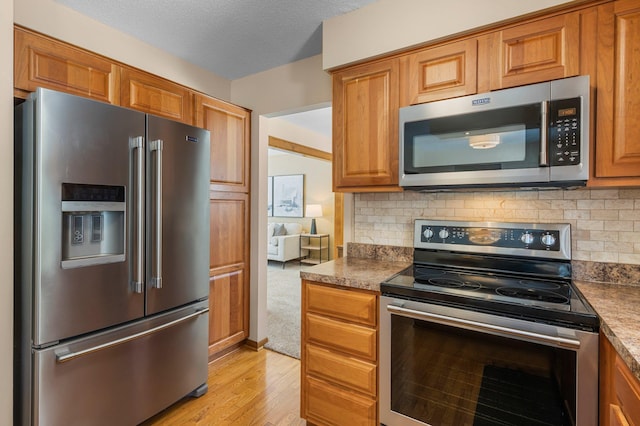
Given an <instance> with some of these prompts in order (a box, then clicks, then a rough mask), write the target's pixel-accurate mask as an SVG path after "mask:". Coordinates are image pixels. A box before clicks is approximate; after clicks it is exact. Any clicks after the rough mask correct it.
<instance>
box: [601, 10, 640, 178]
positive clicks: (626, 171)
mask: <svg viewBox="0 0 640 426" xmlns="http://www.w3.org/2000/svg"><path fill="white" fill-rule="evenodd" d="M597 50H598V53H597V54H598V62H597V63H598V70H597V131H596V147H595V159H596V161H595V179H594V182H593V183H594V184H596V185H640V139H638V134H639V133H640V120H638V117H640V54H639V52H640V0H619V1H616V2H613V3H607V4H604V5H602V6H600V7H599V8H598V46H597ZM600 178H613V179H602V180H601V179H600ZM590 183H591V182H590Z"/></svg>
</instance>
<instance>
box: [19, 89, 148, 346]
mask: <svg viewBox="0 0 640 426" xmlns="http://www.w3.org/2000/svg"><path fill="white" fill-rule="evenodd" d="M25 104H27V106H25V107H24V109H21V110H18V111H17V113H16V114H23V117H22V120H24V121H25V126H27V127H32V128H33V132H32V134H31V139H27V140H25V141H24V143H23V149H24V150H26V151H28V152H26V153H25V154H26V155H25V161H26V162H28V163H27V164H24V166H23V170H22V179H23V187H22V196H23V199H24V198H29V199H31V200H33V205H32V207H31V212H29V214H31V213H33V218H32V220H29V221H27V220H25V221H23V222H22V231H21V232H22V235H21V236H20V237H19V238H21V239H22V242H24V243H27V239H29V238H30V239H31V240H32V241H33V249H32V251H31V253H33V257H31V256H30V255H31V253H29V254H26V255H25V258H24V259H23V262H24V264H23V267H22V269H23V271H24V270H27V271H29V274H24V273H23V274H22V285H23V286H31V287H33V309H34V313H33V315H32V319H31V320H29V321H32V324H30V325H28V326H27V329H28V330H33V336H32V339H33V344H34V345H35V346H41V345H48V344H50V343H51V342H56V341H59V340H62V339H66V338H70V337H73V336H77V335H80V334H84V333H88V332H91V331H93V330H96V329H101V328H105V327H109V326H113V325H116V324H120V323H123V322H126V321H131V320H133V319H135V318H139V317H141V316H142V315H143V314H144V295H142V294H135V295H132V294H131V289H130V286H129V276H130V268H131V267H132V265H131V263H130V262H131V259H130V258H129V257H126V258H125V259H124V260H121V261H116V262H109V263H104V264H90V265H76V266H79V267H72V268H63V267H62V257H61V245H62V241H63V238H64V237H63V234H62V227H61V224H62V223H63V214H64V212H63V210H62V202H61V190H60V188H61V186H62V184H63V183H90V184H100V185H113V186H123V187H127V186H128V184H129V170H128V167H127V164H129V140H130V138H132V137H135V136H136V135H140V134H144V114H142V113H138V112H135V111H130V110H126V109H122V108H119V107H115V106H112V105H108V104H104V103H100V102H95V101H91V100H89V99H83V98H78V97H75V96H71V95H66V94H62V93H58V92H54V91H51V90H45V89H39V90H37V91H36V92H35V93H34V94H33V95H32V98H31V99H30V100H28V101H27V102H25ZM30 108H33V113H31V114H27V113H24V112H25V111H26V109H30ZM21 111H22V112H21ZM113 123H117V125H113ZM118 164H121V165H122V167H116V165H118ZM65 207H67V205H65ZM129 213H130V212H129V211H128V214H129ZM130 239H131V237H130V236H129V237H128V238H127V240H130ZM125 250H126V251H127V252H129V250H130V249H129V248H126V247H125ZM67 266H68V265H67ZM25 303H27V302H26V301H25ZM30 309H31V307H30Z"/></svg>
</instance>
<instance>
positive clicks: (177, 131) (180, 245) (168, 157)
mask: <svg viewBox="0 0 640 426" xmlns="http://www.w3.org/2000/svg"><path fill="white" fill-rule="evenodd" d="M147 128H148V133H147V139H148V140H150V141H152V140H158V139H162V141H163V143H162V151H161V152H162V157H161V158H162V164H161V168H162V172H161V174H162V185H161V191H160V195H161V198H162V209H161V212H157V210H156V206H157V202H156V201H157V200H155V199H154V197H155V193H156V192H157V190H154V186H153V184H152V182H151V179H152V178H153V176H154V174H155V171H154V170H153V169H154V168H155V167H154V166H151V167H148V168H147V193H148V194H151V197H149V198H148V199H147V226H148V227H149V229H151V230H152V232H148V235H147V251H148V253H150V254H151V255H150V261H149V262H147V265H146V269H147V277H154V276H155V275H154V274H155V272H154V268H156V267H157V266H155V265H153V262H154V260H153V259H155V257H156V255H155V254H154V253H161V254H162V258H161V262H162V264H161V268H162V289H158V288H155V287H153V285H154V283H153V282H152V281H151V280H150V279H149V278H147V284H146V289H147V292H146V296H147V298H146V307H145V308H146V313H147V315H150V314H154V313H157V312H163V311H165V310H167V309H171V308H174V307H176V306H180V305H182V304H185V303H189V302H190V301H192V300H200V299H203V298H206V297H208V295H209V232H208V231H207V230H208V229H209V220H210V219H209V179H210V177H209V176H210V174H209V162H210V161H211V159H210V148H209V144H208V143H205V141H208V139H209V133H208V132H207V131H206V130H203V129H198V128H196V127H193V126H189V125H186V124H182V123H178V122H174V121H169V120H165V119H162V118H159V117H154V116H148V117H147ZM194 140H198V142H194ZM149 154H150V153H149ZM154 157H155V154H153V155H150V158H151V159H152V160H153V161H151V163H152V164H154V163H156V159H154ZM156 158H157V157H156ZM158 219H160V220H161V222H162V227H161V239H162V242H161V244H158V247H157V248H156V247H154V246H153V239H152V236H153V234H154V233H155V232H157V231H153V230H155V229H157V228H156V226H157V225H158V224H157V221H158ZM154 222H156V223H154ZM185 283H189V285H185Z"/></svg>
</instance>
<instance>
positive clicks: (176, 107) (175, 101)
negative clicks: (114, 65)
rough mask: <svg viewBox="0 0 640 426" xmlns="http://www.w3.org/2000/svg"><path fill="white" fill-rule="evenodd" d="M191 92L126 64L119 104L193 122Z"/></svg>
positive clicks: (122, 71)
mask: <svg viewBox="0 0 640 426" xmlns="http://www.w3.org/2000/svg"><path fill="white" fill-rule="evenodd" d="M191 96H192V93H191V91H190V90H189V89H187V88H186V87H184V86H180V85H178V84H176V83H173V82H171V81H168V80H165V79H163V78H160V77H157V76H155V75H152V74H149V73H146V72H143V71H138V70H135V69H133V68H127V67H123V68H122V70H121V71H120V104H121V105H122V106H124V107H127V108H133V109H137V110H138V111H142V112H147V113H149V114H154V115H158V116H160V117H165V118H169V119H171V120H175V121H181V122H183V123H187V124H192V123H193V119H192V115H191V105H192V101H191Z"/></svg>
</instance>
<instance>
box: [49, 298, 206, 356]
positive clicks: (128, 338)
mask: <svg viewBox="0 0 640 426" xmlns="http://www.w3.org/2000/svg"><path fill="white" fill-rule="evenodd" d="M207 312H209V308H204V309H201V310H198V311H196V312H194V313H192V314H189V315H187V316H184V317H180V318H178V319H175V320H173V321H170V322H167V323H164V324H162V325H159V326H157V327H155V328H152V329H150V330H145V331H141V332H139V333H135V334H130V335H128V336H126V337H122V338H120V339H116V340H114V341H111V342H107V343H102V344H100V345H98V346H93V347H90V348H86V349H82V350H80V351H77V352H70V353H57V354H56V361H57V362H67V361H71V360H74V359H76V358H80V357H82V356H85V355H89V354H92V353H94V352H98V351H102V350H105V349H109V348H111V347H113V346H117V345H121V344H123V343H127V342H130V341H131V340H136V339H139V338H141V337H144V336H148V335H150V334H153V333H157V332H159V331H162V330H164V329H165V328H169V327H173V326H174V325H177V324H180V323H181V322H184V321H188V320H190V319H192V318H195V317H197V316H200V315H202V314H205V313H207Z"/></svg>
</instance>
